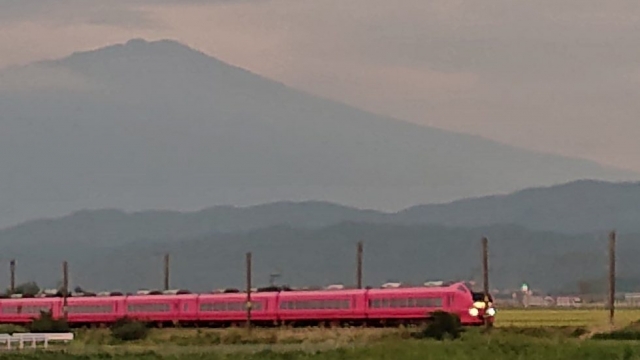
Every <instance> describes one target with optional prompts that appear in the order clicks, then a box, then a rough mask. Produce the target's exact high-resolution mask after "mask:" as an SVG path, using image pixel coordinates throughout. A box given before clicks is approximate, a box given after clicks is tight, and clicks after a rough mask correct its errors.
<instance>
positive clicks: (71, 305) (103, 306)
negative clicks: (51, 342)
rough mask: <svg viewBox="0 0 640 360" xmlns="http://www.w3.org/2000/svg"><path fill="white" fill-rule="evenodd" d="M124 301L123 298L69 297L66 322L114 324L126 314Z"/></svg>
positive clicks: (75, 323) (74, 323)
mask: <svg viewBox="0 0 640 360" xmlns="http://www.w3.org/2000/svg"><path fill="white" fill-rule="evenodd" d="M125 300H126V297H124V296H104V297H103V296H100V297H94V296H86V297H85V296H81V297H70V298H68V299H67V321H68V322H69V323H70V324H73V325H81V324H109V323H114V322H116V321H117V320H118V319H120V318H123V317H124V316H125V314H126V306H125ZM63 311H64V309H63Z"/></svg>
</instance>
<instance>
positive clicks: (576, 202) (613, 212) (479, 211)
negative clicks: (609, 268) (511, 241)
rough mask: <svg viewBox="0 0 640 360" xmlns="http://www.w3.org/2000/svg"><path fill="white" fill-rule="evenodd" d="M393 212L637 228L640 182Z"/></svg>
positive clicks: (426, 217) (580, 227)
mask: <svg viewBox="0 0 640 360" xmlns="http://www.w3.org/2000/svg"><path fill="white" fill-rule="evenodd" d="M393 217H394V220H395V221H396V222H398V223H407V224H415V223H422V224H425V223H431V224H439V225H446V226H453V227H457V226H466V227H475V226H487V225H491V224H517V225H520V226H524V227H526V228H528V229H532V230H543V231H554V232H563V233H587V232H591V233H594V232H607V231H609V230H617V231H619V232H623V233H625V232H626V233H630V232H640V223H639V222H638V219H640V183H638V182H634V183H608V182H602V181H592V180H583V181H575V182H571V183H567V184H562V185H558V186H551V187H540V188H532V189H525V190H522V191H518V192H515V193H513V194H509V195H497V196H488V197H481V198H476V199H464V200H459V201H455V202H452V203H448V204H437V205H420V206H415V207H411V208H409V209H405V210H403V211H400V212H398V213H396V214H394V216H393Z"/></svg>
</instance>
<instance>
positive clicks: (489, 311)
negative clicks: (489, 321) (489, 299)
mask: <svg viewBox="0 0 640 360" xmlns="http://www.w3.org/2000/svg"><path fill="white" fill-rule="evenodd" d="M487 315H489V316H495V315H496V309H494V308H488V309H487Z"/></svg>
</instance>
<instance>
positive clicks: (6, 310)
mask: <svg viewBox="0 0 640 360" xmlns="http://www.w3.org/2000/svg"><path fill="white" fill-rule="evenodd" d="M41 311H51V306H48V305H47V306H36V305H27V306H20V305H18V306H3V307H2V313H3V314H39V313H40V312H41Z"/></svg>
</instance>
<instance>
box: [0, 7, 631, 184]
mask: <svg viewBox="0 0 640 360" xmlns="http://www.w3.org/2000/svg"><path fill="white" fill-rule="evenodd" d="M134 37H143V38H145V39H148V40H155V39H161V38H170V39H175V40H178V41H181V42H183V43H185V44H187V45H190V46H192V47H194V48H197V49H199V50H201V51H204V52H205V53H207V54H209V55H212V56H215V57H218V58H220V59H222V60H224V61H226V62H229V63H232V64H234V65H237V66H241V67H244V68H247V69H249V70H252V71H254V72H257V73H260V74H263V75H266V76H268V77H271V78H275V79H278V80H281V81H283V82H285V83H287V84H289V85H292V86H294V87H298V88H301V89H304V90H307V91H309V92H313V93H316V94H320V95H324V96H327V97H331V98H335V99H339V100H342V101H344V102H347V103H350V104H353V105H356V106H359V107H361V108H364V109H368V110H371V111H374V112H378V113H382V114H388V115H392V116H395V117H398V118H402V119H407V120H411V121H415V122H418V123H422V124H428V125H432V126H436V127H440V128H445V129H451V130H455V131H459V132H469V133H474V134H480V135H483V136H485V137H488V138H492V139H496V140H499V141H501V142H505V143H509V144H514V145H518V146H522V147H526V148H530V149H536V150H541V151H545V152H556V153H561V154H565V155H570V156H577V157H583V158H589V159H593V160H596V161H599V162H601V163H605V164H610V165H615V166H619V167H624V168H628V169H634V170H636V171H639V172H640V156H638V155H639V154H640V141H638V137H640V118H639V115H640V2H638V1H637V0H607V1H602V0H571V1H559V0H536V1H514V0H491V1H478V0H439V1H429V0H402V1H389V0H254V1H251V0H217V1H216V0H208V1H207V0H200V1H198V0H108V1H107V0H47V1H43V0H0V54H2V56H0V67H5V66H9V65H15V64H25V63H28V62H31V61H35V60H41V59H46V58H57V57H62V56H66V55H68V54H69V53H71V52H73V51H79V50H89V49H95V48H99V47H102V46H106V45H109V44H114V43H121V42H126V41H127V40H129V39H131V38H134Z"/></svg>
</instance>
